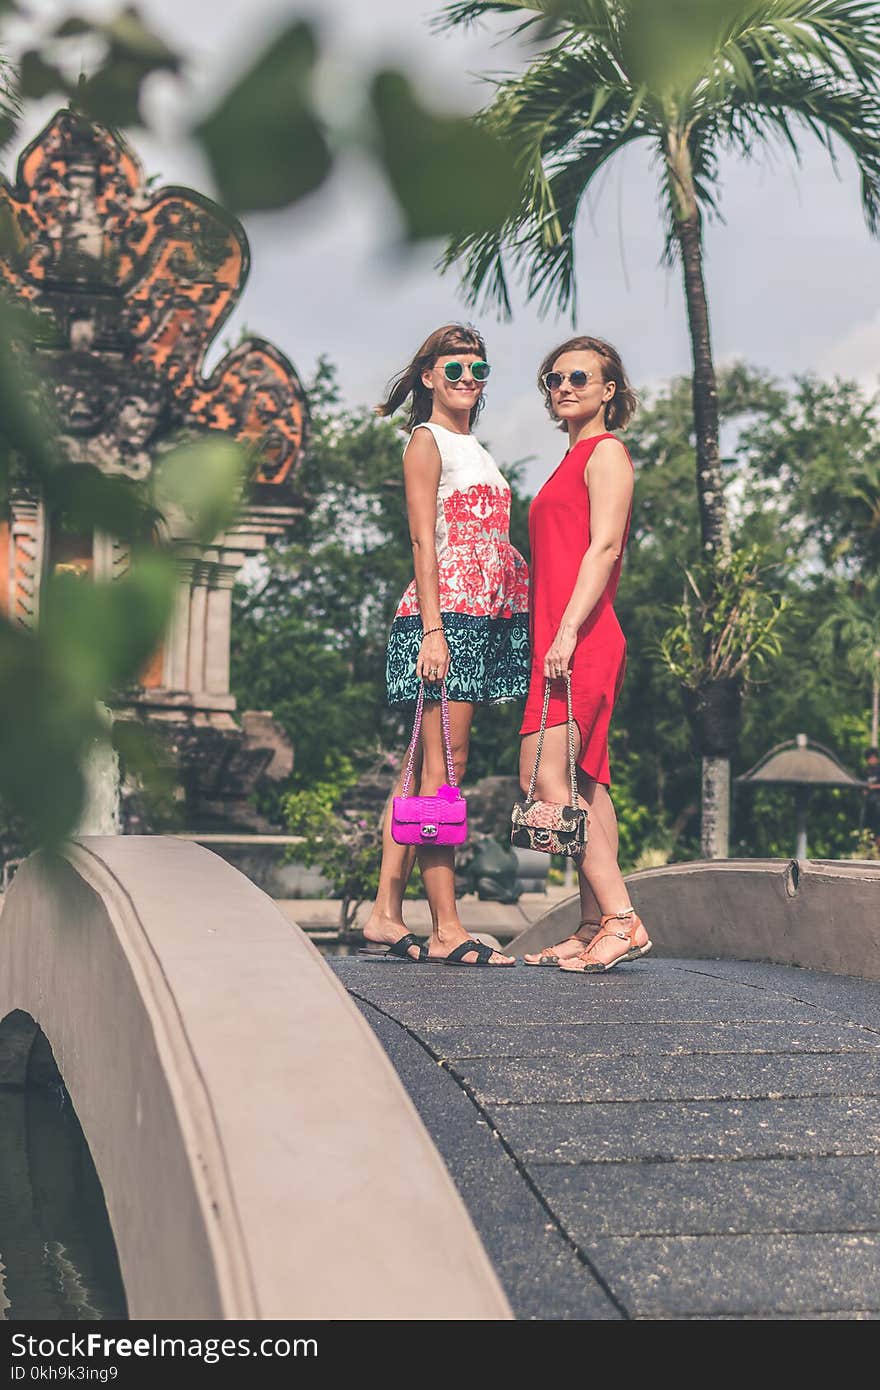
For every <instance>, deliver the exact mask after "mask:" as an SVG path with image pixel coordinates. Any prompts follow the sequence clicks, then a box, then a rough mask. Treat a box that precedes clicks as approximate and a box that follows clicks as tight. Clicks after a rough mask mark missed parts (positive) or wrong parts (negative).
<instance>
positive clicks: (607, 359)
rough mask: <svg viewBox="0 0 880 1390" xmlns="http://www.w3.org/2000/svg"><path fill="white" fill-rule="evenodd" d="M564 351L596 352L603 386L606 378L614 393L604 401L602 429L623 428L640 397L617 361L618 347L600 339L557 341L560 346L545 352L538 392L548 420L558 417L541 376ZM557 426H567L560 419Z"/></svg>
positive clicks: (540, 369) (539, 371)
mask: <svg viewBox="0 0 880 1390" xmlns="http://www.w3.org/2000/svg"><path fill="white" fill-rule="evenodd" d="M564 352H595V354H596V356H597V357H598V358H599V359H600V360H601V362H602V380H603V382H605V384H606V385H607V384H608V382H609V381H613V382H614V395H613V396H612V397H611V400H610V401H606V402H605V428H606V430H617V429H621V430H622V429H625V428H626V426H627V425H628V424H629V422H630V420H631V419H632V417H633V415H634V414H635V412H636V408H637V406H638V403H639V398H638V396H637V395H636V393H635V391H634V390H633V389H632V387H631V386H630V384H629V381H628V379H627V375H626V371H625V369H624V365H623V363H622V362H621V360H620V353H619V352H618V351H617V348H614V347H612V346H611V344H610V343H606V342H605V340H604V339H603V338H569V339H568V340H567V341H566V342H564V343H560V345H559V347H556V348H554V349H553V351H552V352H548V353H547V356H546V357H545V358H544V361H543V362H542V363H541V365H540V367H539V368H538V386H539V387H540V388H541V395H542V396H543V397H544V404H545V405H546V407H547V410H548V412H549V415H550V418H551V420H556V419H557V418H558V417H557V416H556V415H555V414H554V413H553V402H552V400H551V399H550V392H549V391H548V390H547V388H546V386H545V385H544V381H543V378H544V375H545V373H546V372H549V371H552V369H553V363H554V362H555V361H556V359H557V357H561V356H562V354H563V353H564ZM559 428H560V429H561V430H566V429H567V428H568V426H567V425H566V424H565V422H564V421H562V422H560V425H559Z"/></svg>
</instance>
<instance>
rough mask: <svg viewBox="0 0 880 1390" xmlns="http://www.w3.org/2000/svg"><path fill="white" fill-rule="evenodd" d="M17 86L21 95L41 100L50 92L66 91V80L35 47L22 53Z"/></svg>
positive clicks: (32, 99)
mask: <svg viewBox="0 0 880 1390" xmlns="http://www.w3.org/2000/svg"><path fill="white" fill-rule="evenodd" d="M18 81H19V87H20V89H21V94H22V96H23V97H27V98H29V99H30V100H31V101H41V100H42V99H43V97H47V96H49V95H50V94H51V93H52V92H67V90H68V86H67V81H66V79H65V78H64V77H62V75H61V73H60V72H59V71H58V69H57V68H53V67H52V65H51V63H47V62H46V60H45V59H44V58H43V57H41V55H40V54H39V53H37V52H36V50H35V49H30V50H29V51H28V52H27V53H24V54H22V58H21V62H20V64H19V78H18Z"/></svg>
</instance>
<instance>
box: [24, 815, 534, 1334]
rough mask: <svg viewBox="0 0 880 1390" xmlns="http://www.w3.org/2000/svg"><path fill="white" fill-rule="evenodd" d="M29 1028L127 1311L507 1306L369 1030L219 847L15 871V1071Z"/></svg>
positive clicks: (493, 1309) (143, 1314)
mask: <svg viewBox="0 0 880 1390" xmlns="http://www.w3.org/2000/svg"><path fill="white" fill-rule="evenodd" d="M376 968H377V969H382V968H383V967H382V966H377V967H376ZM384 968H388V969H393V968H394V967H392V966H389V967H384ZM399 968H401V969H405V968H406V967H405V966H401V967H399ZM23 1015H29V1016H30V1019H32V1020H34V1021H35V1023H36V1024H38V1025H39V1027H40V1028H41V1029H42V1031H43V1032H44V1034H45V1035H46V1037H47V1038H48V1040H49V1043H50V1045H51V1047H52V1049H53V1052H54V1054H55V1058H56V1061H57V1063H58V1067H59V1070H60V1071H61V1074H62V1076H63V1077H64V1080H65V1083H66V1085H67V1087H68V1089H69V1090H70V1093H71V1096H72V1099H73V1103H74V1106H75V1108H76V1111H77V1115H78V1116H79V1120H80V1123H81V1125H82V1128H83V1130H84V1132H85V1135H86V1138H87V1140H88V1143H89V1146H90V1149H91V1152H92V1157H93V1159H94V1162H95V1166H96V1168H97V1170H98V1174H99V1176H100V1179H101V1182H102V1185H103V1188H104V1195H105V1198H106V1201H107V1208H108V1212H109V1215H110V1221H111V1225H112V1227H113V1232H114V1236H115V1239H116V1243H117V1250H118V1253H119V1259H120V1265H121V1268H122V1275H123V1280H124V1283H125V1288H126V1294H127V1298H128V1304H129V1309H130V1313H131V1316H132V1317H133V1318H215V1319H216V1318H311V1317H314V1318H334V1319H382V1318H395V1319H401V1318H423V1317H425V1316H426V1314H428V1313H430V1316H431V1317H432V1318H449V1319H466V1318H471V1319H484V1318H507V1317H510V1316H511V1314H510V1310H509V1306H508V1304H507V1302H506V1299H505V1297H504V1295H503V1293H502V1291H501V1288H500V1286H499V1284H498V1282H497V1279H496V1277H495V1275H494V1272H493V1271H492V1269H491V1266H490V1265H489V1262H488V1259H487V1257H486V1254H485V1252H484V1250H483V1247H482V1245H481V1244H480V1241H479V1238H478V1237H477V1234H476V1232H475V1230H474V1228H473V1226H472V1224H471V1221H470V1218H469V1217H468V1215H467V1213H466V1211H465V1209H464V1207H463V1205H462V1203H461V1200H460V1198H459V1196H458V1194H457V1192H456V1190H455V1188H454V1186H453V1184H452V1182H451V1180H450V1178H449V1176H448V1173H447V1171H446V1169H445V1167H444V1165H443V1163H442V1161H441V1159H440V1157H439V1155H438V1154H437V1151H436V1149H435V1148H434V1145H433V1144H432V1142H431V1140H430V1138H429V1137H428V1135H427V1132H426V1131H425V1129H424V1127H423V1126H422V1123H421V1120H420V1119H419V1117H418V1115H417V1113H416V1111H415V1109H414V1107H413V1105H412V1103H411V1101H410V1100H409V1098H408V1096H407V1095H406V1093H405V1091H404V1089H403V1087H402V1085H401V1083H400V1082H399V1080H398V1078H397V1076H396V1074H395V1072H394V1070H393V1068H392V1066H391V1064H390V1063H389V1062H388V1060H387V1058H386V1056H385V1054H384V1052H383V1050H382V1048H381V1047H380V1045H379V1044H378V1042H377V1041H376V1039H375V1037H374V1036H373V1033H372V1031H371V1029H370V1028H369V1027H368V1025H367V1024H366V1023H365V1022H364V1020H363V1019H362V1018H361V1016H360V1014H359V1013H358V1011H357V1009H356V1008H355V1006H354V1004H353V1003H352V1002H351V1000H350V999H349V997H348V995H347V994H346V992H345V990H344V989H343V988H342V986H341V985H340V984H339V983H338V982H337V981H336V979H335V978H334V976H333V974H332V973H331V971H330V970H329V969H328V968H327V966H326V965H325V963H324V961H323V960H322V959H321V957H320V956H319V955H318V953H317V951H315V949H314V947H313V946H312V945H311V944H310V943H309V942H308V941H307V939H306V938H305V936H304V935H303V934H302V932H300V931H299V930H298V929H297V928H295V927H293V926H292V925H291V924H290V923H288V922H287V921H286V920H285V919H284V918H283V916H282V915H281V913H280V912H279V911H278V910H277V909H276V907H275V906H274V904H273V903H272V902H271V900H270V899H268V898H267V897H266V896H265V895H264V894H263V893H261V892H260V891H259V889H257V888H255V887H254V885H253V884H252V883H250V882H249V881H248V880H247V879H246V878H245V877H244V876H243V875H242V874H240V873H238V872H237V871H236V870H235V869H233V868H232V867H231V866H229V865H228V864H225V863H224V862H223V861H222V860H220V859H219V858H218V857H217V856H216V855H212V854H210V853H209V852H208V851H207V850H204V849H201V848H200V847H198V846H196V845H193V844H188V843H186V842H184V841H180V840H174V839H170V838H169V839H165V838H160V837H139V836H123V837H118V838H111V839H97V838H96V839H84V840H82V841H80V842H78V843H75V844H73V845H71V846H70V847H69V849H68V850H67V852H66V855H65V858H64V859H63V860H56V861H49V860H47V859H45V858H43V857H40V856H33V857H32V858H31V859H30V860H28V861H27V862H26V863H25V864H24V865H23V866H22V868H21V869H20V870H19V872H18V873H17V874H16V877H15V880H14V882H13V885H12V888H11V889H10V891H9V893H8V894H7V895H6V900H5V904H4V907H3V912H2V916H0V1020H5V1022H4V1023H3V1024H0V1061H3V1060H4V1059H5V1065H6V1067H7V1069H8V1072H9V1076H8V1079H9V1080H10V1081H12V1082H15V1081H16V1080H18V1081H20V1079H21V1073H22V1068H23V1057H24V1044H25V1042H26V1038H27V1034H28V1026H29V1020H28V1019H27V1018H26V1017H23ZM4 1034H8V1037H7V1038H6V1042H5V1046H3V1045H2V1041H3V1035H4Z"/></svg>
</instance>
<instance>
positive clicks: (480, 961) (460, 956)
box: [428, 941, 510, 970]
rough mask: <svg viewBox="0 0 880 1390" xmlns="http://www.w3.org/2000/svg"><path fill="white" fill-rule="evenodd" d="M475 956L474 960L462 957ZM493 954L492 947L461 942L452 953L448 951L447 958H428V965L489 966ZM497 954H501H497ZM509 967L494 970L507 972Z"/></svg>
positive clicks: (498, 967)
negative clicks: (473, 954)
mask: <svg viewBox="0 0 880 1390" xmlns="http://www.w3.org/2000/svg"><path fill="white" fill-rule="evenodd" d="M472 951H473V952H474V953H475V954H476V957H477V959H476V960H465V959H464V957H465V956H467V955H470V953H471V952H472ZM494 954H495V947H494V946H486V945H484V943H483V942H482V941H463V942H462V943H461V945H460V946H456V948H455V950H454V951H450V952H449V955H448V956H428V964H429V965H462V966H464V967H465V969H468V968H470V967H471V966H473V967H474V968H476V967H477V966H478V965H491V963H492V957H493V955H494ZM499 954H501V953H500V952H499ZM509 968H510V967H509V966H506V965H497V966H495V967H494V969H496V970H507V969H509Z"/></svg>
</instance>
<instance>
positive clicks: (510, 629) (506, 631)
mask: <svg viewBox="0 0 880 1390" xmlns="http://www.w3.org/2000/svg"><path fill="white" fill-rule="evenodd" d="M442 619H443V627H444V630H445V633H446V642H447V645H448V647H449V656H450V667H449V675H448V676H447V677H446V693H447V694H448V696H449V698H450V700H462V701H468V702H469V703H471V704H475V705H499V704H504V703H505V702H506V701H509V700H524V699H525V697H526V695H527V693H528V689H529V676H530V674H531V666H530V653H529V615H528V613H514V615H513V616H512V617H510V618H475V617H472V616H471V615H470V614H468V613H443V614H442ZM421 644H422V620H421V618H420V617H419V615H418V614H414V615H413V616H411V617H406V618H395V619H394V622H393V623H392V624H391V635H390V637H389V638H388V652H387V657H386V661H385V683H386V686H387V690H388V703H389V705H413V704H415V702H416V699H417V698H418V693H419V682H418V681H417V680H416V661H417V659H418V655H419V647H420V646H421ZM425 699H426V700H439V699H440V686H439V685H426V686H425Z"/></svg>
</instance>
